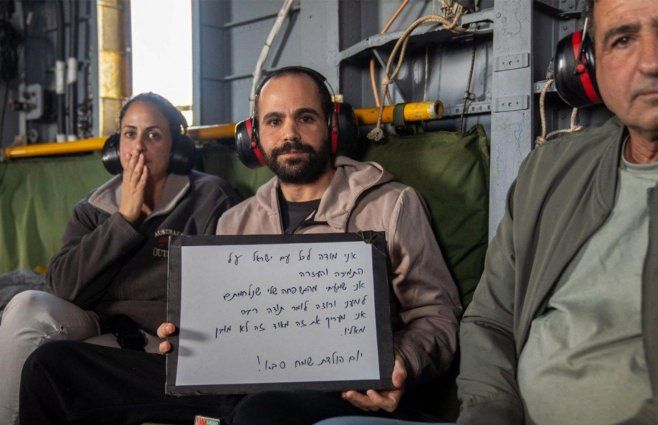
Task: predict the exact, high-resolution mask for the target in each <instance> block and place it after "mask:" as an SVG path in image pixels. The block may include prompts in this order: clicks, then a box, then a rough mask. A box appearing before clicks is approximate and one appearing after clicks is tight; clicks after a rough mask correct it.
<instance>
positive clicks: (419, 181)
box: [363, 125, 489, 307]
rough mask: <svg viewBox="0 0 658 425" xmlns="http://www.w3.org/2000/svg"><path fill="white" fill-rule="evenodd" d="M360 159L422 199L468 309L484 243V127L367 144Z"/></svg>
mask: <svg viewBox="0 0 658 425" xmlns="http://www.w3.org/2000/svg"><path fill="white" fill-rule="evenodd" d="M363 160H366V161H375V162H377V163H379V164H381V165H382V166H383V167H384V169H386V170H388V171H389V172H391V173H392V174H393V175H395V177H396V178H397V179H398V180H400V181H401V182H403V183H406V184H408V185H409V186H412V187H413V188H415V189H416V190H418V192H420V194H421V195H422V196H423V199H425V202H426V203H427V206H428V208H429V210H430V214H431V216H432V227H433V229H434V234H435V236H436V237H437V240H438V242H439V246H440V247H441V250H442V252H443V255H444V257H445V260H446V262H447V264H448V268H449V269H450V271H451V273H452V276H453V278H454V279H455V281H456V282H457V285H458V286H459V292H460V295H461V299H462V303H463V304H464V307H466V306H467V305H468V303H470V301H471V298H472V297H473V291H474V290H475V286H476V285H477V283H478V281H479V279H480V275H481V274H482V270H483V267H484V255H485V252H486V250H487V243H488V237H487V234H488V220H489V219H488V211H489V181H488V180H489V143H488V139H487V137H486V134H485V132H484V129H483V128H482V127H481V126H479V125H478V126H475V127H473V128H471V129H470V130H469V131H468V132H466V133H465V134H463V135H462V134H460V133H452V132H432V133H421V134H417V135H413V136H404V137H397V136H390V137H389V138H388V142H387V143H384V144H370V145H369V147H368V149H367V151H366V153H365V156H364V158H363Z"/></svg>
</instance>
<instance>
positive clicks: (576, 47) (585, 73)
mask: <svg viewBox="0 0 658 425" xmlns="http://www.w3.org/2000/svg"><path fill="white" fill-rule="evenodd" d="M582 36H583V31H582V30H580V31H576V32H574V33H573V37H572V38H571V45H572V46H573V55H574V57H575V58H576V63H578V64H580V65H582V68H583V69H582V70H579V71H578V78H579V79H580V85H581V86H582V87H583V90H584V91H585V95H586V96H587V98H588V99H589V100H590V102H592V103H593V104H597V103H601V98H600V97H599V95H598V94H597V93H596V89H595V88H594V83H593V81H592V77H591V76H590V75H589V69H587V58H582V57H581V43H582V42H583V40H582ZM580 65H579V66H580Z"/></svg>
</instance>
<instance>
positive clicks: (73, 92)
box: [67, 0, 78, 135]
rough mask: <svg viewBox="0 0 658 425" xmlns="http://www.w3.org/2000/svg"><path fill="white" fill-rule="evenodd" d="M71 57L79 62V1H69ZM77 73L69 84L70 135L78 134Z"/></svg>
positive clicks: (76, 72) (76, 71)
mask: <svg viewBox="0 0 658 425" xmlns="http://www.w3.org/2000/svg"><path fill="white" fill-rule="evenodd" d="M69 57H70V58H75V59H76V67H77V60H78V0H69ZM69 72H75V75H76V80H75V82H74V83H72V84H67V88H68V90H67V91H68V109H69V131H68V134H74V135H77V134H78V79H77V75H78V70H77V68H76V69H75V70H73V71H69Z"/></svg>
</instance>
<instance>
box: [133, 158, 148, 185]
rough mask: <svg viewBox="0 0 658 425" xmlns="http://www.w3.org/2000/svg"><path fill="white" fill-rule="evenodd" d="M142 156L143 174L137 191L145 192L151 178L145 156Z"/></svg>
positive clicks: (138, 182)
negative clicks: (147, 182)
mask: <svg viewBox="0 0 658 425" xmlns="http://www.w3.org/2000/svg"><path fill="white" fill-rule="evenodd" d="M140 156H141V161H142V173H141V176H140V177H139V180H138V181H137V185H136V186H137V189H138V190H142V191H143V190H144V188H146V181H147V180H148V177H149V169H148V167H147V166H145V165H144V164H143V163H144V155H142V154H140Z"/></svg>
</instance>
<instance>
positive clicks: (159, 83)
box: [130, 0, 193, 125]
mask: <svg viewBox="0 0 658 425" xmlns="http://www.w3.org/2000/svg"><path fill="white" fill-rule="evenodd" d="M130 15H131V16H130V18H131V33H132V86H133V90H132V91H133V94H138V93H142V92H147V91H152V92H155V93H158V94H159V95H162V96H164V97H166V98H167V99H168V100H169V101H170V102H171V103H173V104H174V105H176V106H177V107H178V109H180V110H181V112H183V115H185V118H186V119H187V122H188V124H190V125H192V123H193V121H192V119H193V116H192V0H132V1H131V2H130Z"/></svg>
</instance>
